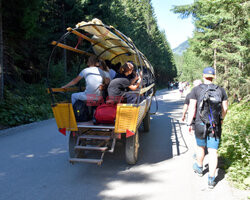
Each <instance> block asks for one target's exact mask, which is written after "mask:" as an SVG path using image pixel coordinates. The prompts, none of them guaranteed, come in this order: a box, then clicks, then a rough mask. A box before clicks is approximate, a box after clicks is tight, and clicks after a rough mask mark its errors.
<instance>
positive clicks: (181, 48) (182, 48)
mask: <svg viewBox="0 0 250 200" xmlns="http://www.w3.org/2000/svg"><path fill="white" fill-rule="evenodd" d="M188 47H189V44H188V41H187V40H186V41H185V42H183V43H181V44H180V45H179V46H178V47H176V48H174V49H173V53H174V54H178V55H182V54H183V52H184V51H186V49H187V48H188Z"/></svg>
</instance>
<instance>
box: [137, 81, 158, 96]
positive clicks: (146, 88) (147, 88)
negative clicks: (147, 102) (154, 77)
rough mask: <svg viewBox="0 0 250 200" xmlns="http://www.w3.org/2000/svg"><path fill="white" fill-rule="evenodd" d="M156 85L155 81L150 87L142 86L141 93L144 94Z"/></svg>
mask: <svg viewBox="0 0 250 200" xmlns="http://www.w3.org/2000/svg"><path fill="white" fill-rule="evenodd" d="M154 86H155V84H154V83H153V84H151V85H150V86H148V87H145V88H142V89H141V91H140V94H143V93H145V92H147V91H148V90H150V89H151V88H152V87H154Z"/></svg>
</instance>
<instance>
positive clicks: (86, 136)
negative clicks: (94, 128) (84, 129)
mask: <svg viewBox="0 0 250 200" xmlns="http://www.w3.org/2000/svg"><path fill="white" fill-rule="evenodd" d="M78 138H79V139H93V140H110V139H111V137H110V136H105V135H80V136H78Z"/></svg>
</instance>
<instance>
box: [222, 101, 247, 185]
mask: <svg viewBox="0 0 250 200" xmlns="http://www.w3.org/2000/svg"><path fill="white" fill-rule="evenodd" d="M249 109H250V102H243V103H235V104H233V105H231V107H230V109H229V111H228V114H227V116H226V119H225V121H224V124H223V132H222V143H221V145H220V148H219V155H220V156H222V157H223V158H224V159H225V169H226V171H227V172H228V175H229V179H230V180H232V181H233V182H234V183H235V185H236V186H237V187H239V188H242V189H246V188H249V187H250V184H249V183H248V184H247V182H246V181H245V180H247V178H249V176H250V158H249V153H250V151H249V145H250V138H249V133H250V113H249Z"/></svg>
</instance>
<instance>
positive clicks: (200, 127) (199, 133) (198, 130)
mask: <svg viewBox="0 0 250 200" xmlns="http://www.w3.org/2000/svg"><path fill="white" fill-rule="evenodd" d="M204 129H205V124H204V123H203V122H195V137H197V138H199V139H205V138H206V137H207V136H210V137H218V138H220V137H221V124H218V125H217V127H216V128H214V129H213V130H214V133H212V130H210V129H209V127H207V130H208V132H207V134H204Z"/></svg>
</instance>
